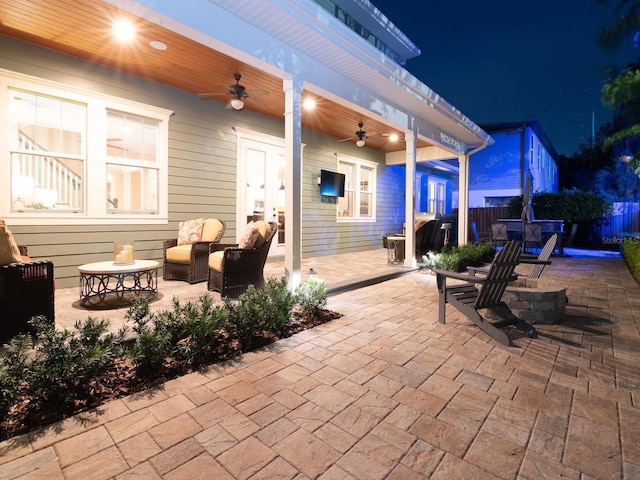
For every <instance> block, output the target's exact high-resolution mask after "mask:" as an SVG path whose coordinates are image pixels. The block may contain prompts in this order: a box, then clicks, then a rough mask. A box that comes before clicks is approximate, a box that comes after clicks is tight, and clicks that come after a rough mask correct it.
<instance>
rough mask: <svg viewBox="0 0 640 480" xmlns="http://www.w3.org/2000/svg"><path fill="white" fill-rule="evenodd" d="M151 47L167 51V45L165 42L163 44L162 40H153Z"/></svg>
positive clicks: (150, 43)
mask: <svg viewBox="0 0 640 480" xmlns="http://www.w3.org/2000/svg"><path fill="white" fill-rule="evenodd" d="M149 45H151V48H155V49H156V50H166V49H167V44H166V43H164V42H161V41H160V40H152V41H150V42H149Z"/></svg>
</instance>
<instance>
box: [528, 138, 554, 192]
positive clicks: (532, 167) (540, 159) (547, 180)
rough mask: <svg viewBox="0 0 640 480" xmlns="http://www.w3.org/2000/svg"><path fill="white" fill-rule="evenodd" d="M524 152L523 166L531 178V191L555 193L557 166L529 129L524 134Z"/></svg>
mask: <svg viewBox="0 0 640 480" xmlns="http://www.w3.org/2000/svg"><path fill="white" fill-rule="evenodd" d="M525 152H526V154H525V159H526V161H525V164H526V165H527V166H528V169H529V171H530V172H531V175H532V176H533V191H534V192H557V191H558V166H557V165H556V162H555V161H554V160H553V158H552V157H551V155H550V154H549V151H548V150H547V149H546V148H545V146H544V144H543V143H542V142H541V140H540V138H538V136H537V135H536V133H535V132H534V131H533V129H531V128H527V129H526V132H525ZM526 170H527V169H526V168H525V173H526Z"/></svg>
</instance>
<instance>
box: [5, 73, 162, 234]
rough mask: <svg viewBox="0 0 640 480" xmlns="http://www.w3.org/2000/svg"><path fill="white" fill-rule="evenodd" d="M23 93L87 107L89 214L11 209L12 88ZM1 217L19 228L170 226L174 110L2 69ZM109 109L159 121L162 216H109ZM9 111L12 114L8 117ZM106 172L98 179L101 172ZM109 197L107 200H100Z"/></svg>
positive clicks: (144, 214) (160, 206)
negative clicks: (9, 110) (9, 105)
mask: <svg viewBox="0 0 640 480" xmlns="http://www.w3.org/2000/svg"><path fill="white" fill-rule="evenodd" d="M12 88H15V89H20V90H26V91H30V92H34V93H36V94H39V95H49V96H53V97H57V98H62V99H65V100H70V101H76V102H80V103H83V104H85V105H86V107H87V139H86V141H87V154H86V162H87V163H86V167H85V172H84V176H85V184H84V199H83V200H84V205H85V211H84V212H83V213H69V212H59V213H57V212H51V213H47V214H44V215H43V214H42V213H39V212H37V211H36V212H31V211H28V212H12V211H11V197H10V192H11V175H10V168H11V166H10V161H9V135H10V132H9V128H8V121H9V113H8V102H9V99H8V97H9V94H8V92H9V89H12ZM0 90H1V93H0V126H3V127H4V131H1V132H0V172H1V173H2V174H0V191H2V192H7V193H6V194H5V195H2V196H0V218H5V219H8V220H10V221H11V224H13V225H33V224H35V223H37V224H39V225H122V224H166V223H167V222H168V220H169V197H168V170H169V119H170V117H171V115H172V114H173V112H172V111H171V110H167V109H165V108H161V107H156V106H153V105H148V104H144V103H140V102H135V101H132V100H128V99H125V98H120V97H115V96H111V95H106V94H102V93H98V92H93V91H88V90H83V89H75V88H73V87H71V86H67V85H64V84H61V83H58V82H53V81H51V80H47V79H43V78H39V77H34V76H31V75H25V74H21V73H18V72H13V71H10V70H5V69H0ZM108 110H119V111H123V112H126V113H129V114H132V115H139V116H142V117H147V118H153V119H155V120H158V122H159V129H160V134H159V138H158V147H157V148H158V152H159V153H158V159H157V160H158V165H157V168H158V172H159V173H158V176H159V178H158V212H157V213H153V214H151V213H123V214H114V213H108V208H107V200H106V199H107V192H106V188H107V185H106V183H107V182H106V171H107V170H106V169H107V164H108V163H109V162H108V157H107V155H106V152H105V151H104V148H103V146H104V145H105V139H106V137H107V135H106V118H107V111H108ZM2 112H6V113H2ZM99 171H102V172H103V175H102V176H98V175H97V174H96V173H95V172H99ZM96 198H98V199H99V198H103V199H104V200H103V201H100V200H96Z"/></svg>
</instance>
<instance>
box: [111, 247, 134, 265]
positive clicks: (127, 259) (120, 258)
mask: <svg viewBox="0 0 640 480" xmlns="http://www.w3.org/2000/svg"><path fill="white" fill-rule="evenodd" d="M133 254H134V246H133V241H127V242H113V264H114V265H131V264H132V263H135V260H134V259H133Z"/></svg>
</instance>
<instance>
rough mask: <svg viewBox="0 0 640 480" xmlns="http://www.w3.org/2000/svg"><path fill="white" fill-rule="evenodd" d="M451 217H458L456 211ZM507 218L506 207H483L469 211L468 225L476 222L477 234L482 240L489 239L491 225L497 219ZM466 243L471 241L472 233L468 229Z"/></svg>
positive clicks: (455, 210)
mask: <svg viewBox="0 0 640 480" xmlns="http://www.w3.org/2000/svg"><path fill="white" fill-rule="evenodd" d="M453 215H458V210H457V209H454V211H453ZM506 216H507V207H484V208H470V209H469V223H471V222H476V228H477V229H478V233H479V234H480V236H481V237H483V238H489V233H490V232H491V224H492V223H495V222H496V221H497V220H498V219H499V218H505V217H506ZM467 240H468V241H471V240H473V233H472V232H471V228H469V238H468V239H467Z"/></svg>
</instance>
